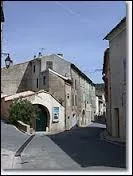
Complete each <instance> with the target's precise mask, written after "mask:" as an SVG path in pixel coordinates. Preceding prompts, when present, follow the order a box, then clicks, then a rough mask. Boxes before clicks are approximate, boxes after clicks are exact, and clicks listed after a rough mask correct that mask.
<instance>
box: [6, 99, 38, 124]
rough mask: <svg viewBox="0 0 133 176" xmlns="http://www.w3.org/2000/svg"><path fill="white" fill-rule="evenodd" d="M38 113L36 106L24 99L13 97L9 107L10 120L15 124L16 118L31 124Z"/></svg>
mask: <svg viewBox="0 0 133 176" xmlns="http://www.w3.org/2000/svg"><path fill="white" fill-rule="evenodd" d="M37 113H38V108H37V106H35V105H34V106H33V105H32V103H31V102H30V101H28V100H26V99H22V98H19V99H15V100H14V101H13V103H12V104H11V106H10V108H9V114H10V120H9V121H10V122H11V123H12V124H16V123H17V121H18V120H20V121H22V122H24V123H26V124H28V125H30V126H31V125H32V120H33V119H35V118H36V116H37Z"/></svg>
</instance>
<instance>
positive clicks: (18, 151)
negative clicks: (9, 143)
mask: <svg viewBox="0 0 133 176" xmlns="http://www.w3.org/2000/svg"><path fill="white" fill-rule="evenodd" d="M34 136H35V134H34V135H32V136H30V137H29V138H28V139H27V140H26V141H25V142H24V144H23V145H22V146H21V147H20V148H19V149H18V150H17V152H16V154H15V157H18V156H21V153H22V151H23V150H24V149H25V147H26V146H27V145H28V144H29V142H30V141H31V140H32V139H33V137H34Z"/></svg>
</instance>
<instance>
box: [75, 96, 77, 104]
mask: <svg viewBox="0 0 133 176" xmlns="http://www.w3.org/2000/svg"><path fill="white" fill-rule="evenodd" d="M75 106H77V95H75Z"/></svg>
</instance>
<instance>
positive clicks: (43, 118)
mask: <svg viewBox="0 0 133 176" xmlns="http://www.w3.org/2000/svg"><path fill="white" fill-rule="evenodd" d="M37 106H38V109H39V112H38V114H37V117H36V123H35V124H36V125H35V130H36V131H46V127H49V118H50V116H49V112H48V109H47V108H46V107H45V106H43V105H37Z"/></svg>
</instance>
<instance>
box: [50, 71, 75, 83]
mask: <svg viewBox="0 0 133 176" xmlns="http://www.w3.org/2000/svg"><path fill="white" fill-rule="evenodd" d="M48 70H49V71H50V72H51V73H53V74H55V75H57V76H59V77H60V78H62V79H64V80H65V81H66V82H68V83H71V81H72V80H71V79H70V78H68V77H66V76H63V75H61V74H59V73H57V72H56V71H54V70H52V69H50V68H49V69H48Z"/></svg>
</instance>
